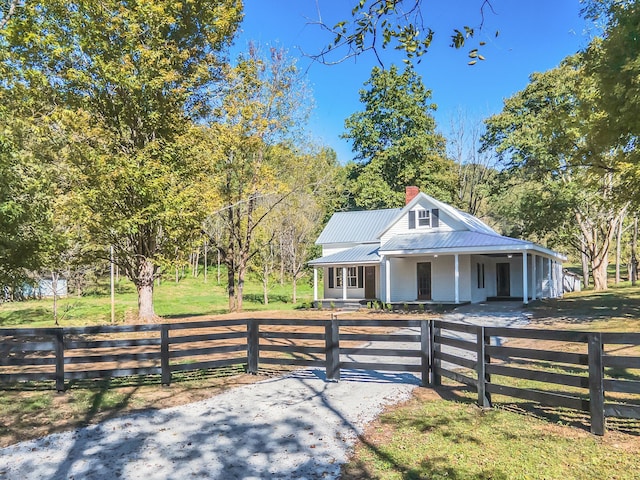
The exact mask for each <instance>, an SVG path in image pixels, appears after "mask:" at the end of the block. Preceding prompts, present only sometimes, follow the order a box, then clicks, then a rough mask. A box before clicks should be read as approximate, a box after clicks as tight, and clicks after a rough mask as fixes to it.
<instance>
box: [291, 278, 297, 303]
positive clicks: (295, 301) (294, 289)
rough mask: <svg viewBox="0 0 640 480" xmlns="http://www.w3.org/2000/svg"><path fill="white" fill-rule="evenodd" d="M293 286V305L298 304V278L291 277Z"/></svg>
mask: <svg viewBox="0 0 640 480" xmlns="http://www.w3.org/2000/svg"><path fill="white" fill-rule="evenodd" d="M291 283H292V284H293V285H292V286H293V298H292V301H293V304H294V305H295V304H296V303H298V277H297V276H296V275H294V276H293V281H292V282H291Z"/></svg>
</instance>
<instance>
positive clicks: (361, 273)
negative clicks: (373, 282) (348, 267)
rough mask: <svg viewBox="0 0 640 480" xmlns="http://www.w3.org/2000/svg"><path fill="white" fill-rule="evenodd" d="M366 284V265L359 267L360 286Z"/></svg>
mask: <svg viewBox="0 0 640 480" xmlns="http://www.w3.org/2000/svg"><path fill="white" fill-rule="evenodd" d="M363 286H364V267H362V266H360V267H358V288H362V287H363Z"/></svg>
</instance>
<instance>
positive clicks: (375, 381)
mask: <svg viewBox="0 0 640 480" xmlns="http://www.w3.org/2000/svg"><path fill="white" fill-rule="evenodd" d="M418 383H419V380H418V379H417V378H416V377H414V376H413V375H410V374H393V373H381V372H358V373H356V372H353V371H351V372H350V371H343V372H342V380H341V381H340V382H339V383H335V382H326V381H325V380H324V372H323V371H322V370H302V371H298V372H295V373H294V374H293V375H291V376H287V377H281V378H274V379H270V380H266V381H263V382H259V383H255V384H252V385H246V386H242V387H238V388H235V389H232V390H230V391H227V392H225V393H223V394H220V395H217V396H215V397H212V398H209V399H207V400H204V401H201V402H197V403H191V404H188V405H183V406H180V407H173V408H168V409H163V410H156V411H149V412H145V413H142V414H136V415H129V416H125V417H121V418H117V419H113V420H109V421H106V422H103V423H100V424H98V425H94V426H90V427H87V428H82V429H79V430H75V431H72V432H66V433H61V434H54V435H49V436H47V437H44V438H41V439H38V440H33V441H28V442H22V443H19V444H15V445H12V446H10V447H7V448H3V449H0V478H2V479H7V480H13V479H15V480H18V479H19V480H23V479H27V478H28V479H30V480H31V479H47V480H58V479H60V480H62V479H65V480H66V479H75V480H80V479H100V480H103V479H146V480H151V479H163V480H168V479H175V480H183V479H189V478H197V479H264V478H269V479H271V478H287V479H293V478H295V479H317V478H337V476H338V474H339V471H340V464H342V463H344V462H345V460H346V458H347V455H348V452H349V449H350V447H351V446H352V445H353V443H354V441H355V439H356V436H357V434H359V433H361V432H362V431H363V427H364V426H365V424H366V423H368V422H370V421H371V420H373V419H374V418H375V417H376V416H377V415H378V414H379V413H380V411H381V410H382V409H383V407H384V406H385V405H388V404H392V403H397V402H400V401H402V400H404V399H407V398H408V397H409V396H410V394H411V391H412V389H413V388H414V387H415V386H416V385H417V384H418Z"/></svg>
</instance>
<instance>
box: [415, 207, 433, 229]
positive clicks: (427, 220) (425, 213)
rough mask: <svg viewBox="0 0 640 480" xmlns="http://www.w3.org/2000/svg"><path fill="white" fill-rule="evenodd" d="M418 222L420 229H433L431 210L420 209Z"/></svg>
mask: <svg viewBox="0 0 640 480" xmlns="http://www.w3.org/2000/svg"><path fill="white" fill-rule="evenodd" d="M417 212H418V213H417V215H416V217H417V218H416V222H417V224H418V225H417V226H418V227H423V228H430V227H431V210H427V209H420V210H417Z"/></svg>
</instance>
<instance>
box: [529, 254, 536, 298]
mask: <svg viewBox="0 0 640 480" xmlns="http://www.w3.org/2000/svg"><path fill="white" fill-rule="evenodd" d="M536 263H538V257H537V256H536V254H535V253H532V254H531V278H532V279H533V282H532V285H531V288H532V289H533V291H532V292H531V299H532V300H535V299H536V298H538V271H537V268H536Z"/></svg>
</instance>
